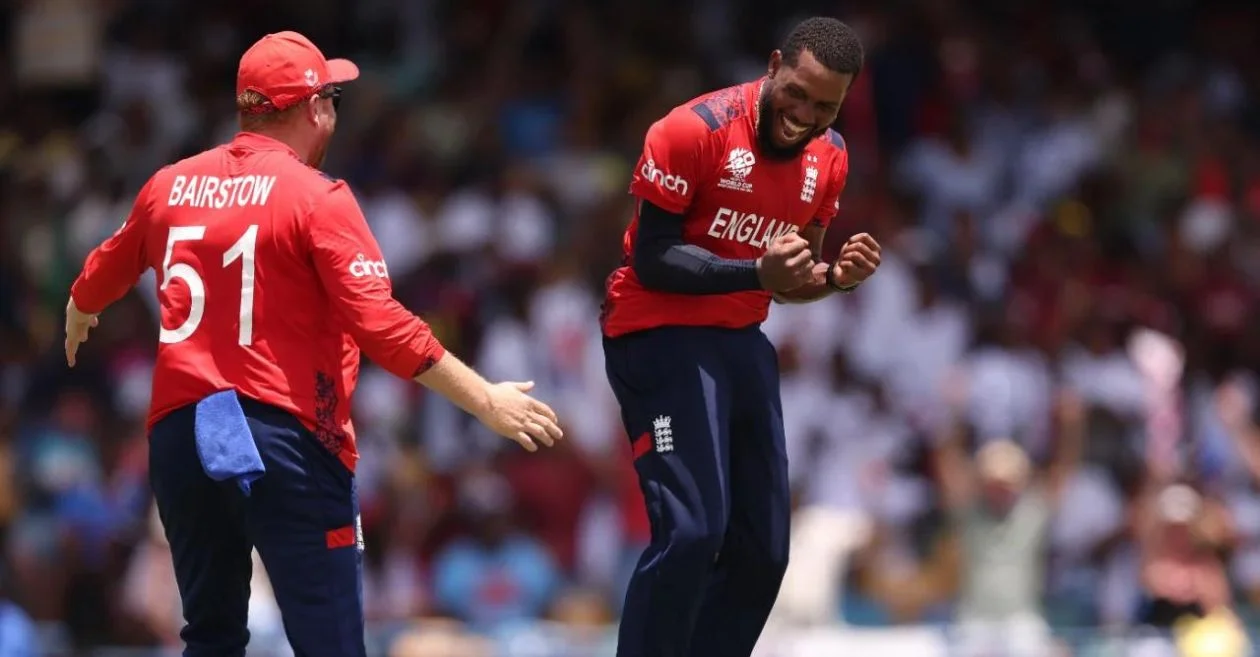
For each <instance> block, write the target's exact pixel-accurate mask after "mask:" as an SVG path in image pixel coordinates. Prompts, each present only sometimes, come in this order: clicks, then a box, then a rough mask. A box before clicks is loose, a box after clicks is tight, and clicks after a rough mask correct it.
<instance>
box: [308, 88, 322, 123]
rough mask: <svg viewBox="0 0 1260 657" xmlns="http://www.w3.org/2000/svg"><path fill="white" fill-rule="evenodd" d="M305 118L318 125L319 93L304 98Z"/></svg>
mask: <svg viewBox="0 0 1260 657" xmlns="http://www.w3.org/2000/svg"><path fill="white" fill-rule="evenodd" d="M306 120H307V121H310V122H311V123H312V124H313V125H319V122H320V116H319V95H318V94H316V95H314V96H311V97H310V98H307V99H306Z"/></svg>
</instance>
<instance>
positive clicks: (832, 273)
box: [827, 265, 860, 294]
mask: <svg viewBox="0 0 1260 657" xmlns="http://www.w3.org/2000/svg"><path fill="white" fill-rule="evenodd" d="M858 285H860V283H854V284H853V285H850V286H848V287H844V286H841V285H837V284H836V267H835V265H832V266H831V267H828V268H827V287H829V288H831V289H833V290H835V291H836V292H842V293H844V294H848V293H849V292H852V291H853V290H855V289H857V286H858Z"/></svg>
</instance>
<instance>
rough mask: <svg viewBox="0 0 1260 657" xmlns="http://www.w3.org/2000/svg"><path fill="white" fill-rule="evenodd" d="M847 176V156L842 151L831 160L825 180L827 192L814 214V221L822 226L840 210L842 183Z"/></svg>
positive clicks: (829, 223)
mask: <svg viewBox="0 0 1260 657" xmlns="http://www.w3.org/2000/svg"><path fill="white" fill-rule="evenodd" d="M848 178H849V158H848V157H846V155H845V154H844V153H841V154H840V156H839V157H836V158H835V159H834V160H832V164H831V176H830V178H829V179H828V180H827V188H826V189H827V192H826V196H824V197H823V200H822V204H821V205H819V206H818V213H817V214H816V215H815V216H814V221H815V222H816V223H818V224H820V225H822V227H823V228H827V227H828V226H830V225H831V221H832V220H833V219H835V218H836V214H837V213H839V211H840V195H841V194H842V193H843V192H844V185H845V183H846V182H847V181H848Z"/></svg>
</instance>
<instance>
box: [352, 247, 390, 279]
mask: <svg viewBox="0 0 1260 657" xmlns="http://www.w3.org/2000/svg"><path fill="white" fill-rule="evenodd" d="M350 275H351V276H353V277H355V278H363V277H364V276H375V277H377V278H389V268H387V267H386V266H385V261H384V260H368V259H367V256H365V255H363V254H362V253H360V254H359V257H357V258H355V259H354V261H353V262H351V263H350Z"/></svg>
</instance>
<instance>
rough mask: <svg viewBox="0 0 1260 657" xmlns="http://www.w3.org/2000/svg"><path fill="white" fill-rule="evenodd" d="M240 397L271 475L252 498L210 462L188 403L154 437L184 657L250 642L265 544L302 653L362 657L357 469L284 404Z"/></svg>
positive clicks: (153, 480) (154, 469)
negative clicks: (212, 471) (256, 576)
mask: <svg viewBox="0 0 1260 657" xmlns="http://www.w3.org/2000/svg"><path fill="white" fill-rule="evenodd" d="M241 405H242V407H243V408H244V410H245V415H246V417H247V419H248V421H249V427H250V431H251V432H252V433H253V435H254V441H255V443H257V445H258V451H259V453H260V454H261V455H262V459H263V464H264V465H265V466H266V468H267V473H266V474H265V475H264V476H263V477H262V478H260V479H259V480H258V481H256V482H254V484H253V487H252V493H251V495H250V496H249V497H246V496H245V495H244V494H243V493H242V492H241V490H240V489H239V488H238V487H237V486H236V484H235V483H233V482H223V483H219V482H215V481H214V480H212V479H210V478H209V477H208V476H206V474H205V472H204V471H203V470H202V467H201V461H200V460H199V459H198V457H197V448H196V444H195V442H194V438H193V415H194V409H193V407H192V406H187V407H184V408H181V409H179V410H176V411H175V412H173V413H171V414H170V415H168V416H166V417H165V418H162V419H161V420H160V421H158V422H157V423H156V424H155V425H154V426H153V430H152V431H151V432H150V435H149V482H150V485H151V486H152V488H153V494H154V497H155V498H156V501H157V507H158V513H159V515H160V516H161V519H162V526H163V527H164V529H165V531H166V539H167V541H168V542H169V543H170V546H171V556H172V557H173V559H174V562H175V579H176V581H177V582H178V584H179V595H180V598H181V600H182V601H183V607H184V620H185V623H186V624H185V626H184V629H183V630H182V632H181V637H182V638H183V640H184V644H185V649H184V655H185V657H211V656H213V657H237V656H240V655H244V654H245V646H246V644H247V643H248V642H249V630H248V629H247V624H246V621H247V618H248V611H249V593H250V589H249V582H250V576H251V573H252V570H253V562H252V550H253V548H255V547H257V549H258V554H259V556H261V557H262V561H263V565H264V567H265V568H266V570H267V576H268V578H269V579H270V581H271V585H272V588H273V589H274V591H275V595H276V602H277V603H278V604H279V606H280V612H281V615H282V618H283V620H284V628H285V633H286V634H287V636H288V639H289V643H290V644H291V645H292V646H293V651H294V653H295V655H296V656H297V657H364V655H365V651H366V648H365V647H364V638H363V593H362V553H361V542H360V541H359V540H357V537H358V536H359V535H360V531H359V525H358V502H357V496H356V492H355V487H354V476H353V474H352V473H351V472H350V471H349V470H347V469H346V467H345V466H344V465H343V464H342V463H341V462H340V461H339V460H337V458H336V457H335V456H333V454H332V453H331V452H329V451H328V450H327V449H325V448H324V447H323V446H321V445H320V444H319V442H318V441H317V440H316V438H315V436H314V435H312V434H311V433H310V432H309V431H307V429H306V428H305V427H303V426H302V425H301V423H299V422H298V421H297V419H296V418H294V417H293V416H292V415H290V414H289V413H287V412H284V411H282V410H279V409H277V408H274V407H272V406H268V405H265V404H260V403H258V402H254V401H252V400H248V399H245V398H242V399H241Z"/></svg>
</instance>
